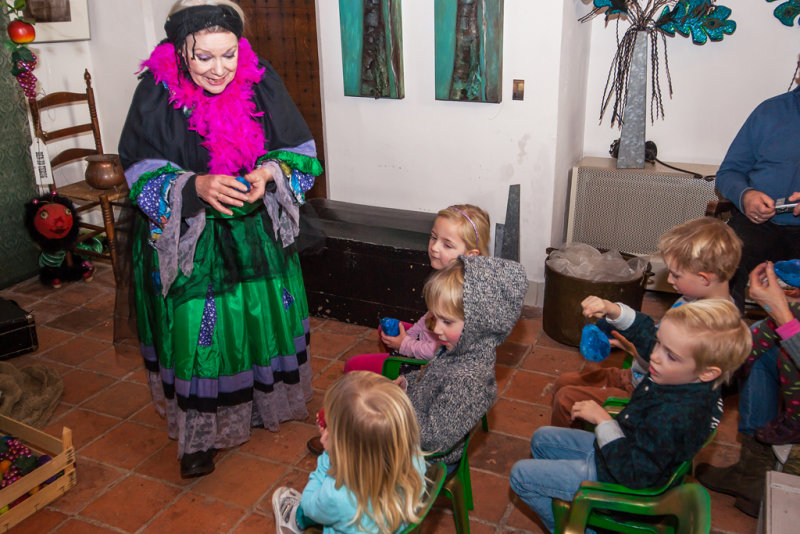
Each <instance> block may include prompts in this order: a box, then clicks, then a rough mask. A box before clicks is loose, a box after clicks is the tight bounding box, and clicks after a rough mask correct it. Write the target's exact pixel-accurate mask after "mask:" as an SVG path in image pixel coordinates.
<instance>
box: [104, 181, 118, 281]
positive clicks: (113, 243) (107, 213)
mask: <svg viewBox="0 0 800 534" xmlns="http://www.w3.org/2000/svg"><path fill="white" fill-rule="evenodd" d="M100 206H101V211H102V212H103V226H104V227H105V229H106V237H107V238H108V252H109V255H110V256H111V270H112V272H113V273H114V281H115V282H119V279H118V277H119V269H118V266H117V236H116V230H115V229H114V206H113V205H112V204H111V202H110V201H109V200H108V195H100Z"/></svg>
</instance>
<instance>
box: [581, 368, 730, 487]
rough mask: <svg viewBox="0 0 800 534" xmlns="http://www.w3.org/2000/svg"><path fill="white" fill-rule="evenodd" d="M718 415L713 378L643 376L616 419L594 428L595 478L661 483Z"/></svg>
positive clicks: (691, 451)
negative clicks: (667, 380)
mask: <svg viewBox="0 0 800 534" xmlns="http://www.w3.org/2000/svg"><path fill="white" fill-rule="evenodd" d="M721 417H722V398H721V397H720V394H719V388H716V389H714V387H713V382H698V383H692V384H682V385H678V386H664V385H659V384H656V383H655V382H653V381H652V380H651V379H650V375H648V376H647V378H645V379H644V380H643V381H642V383H640V384H639V385H638V386H637V387H636V389H635V390H634V391H633V396H632V397H631V400H630V402H629V403H628V406H627V407H625V409H624V410H622V412H620V414H619V415H618V416H617V418H616V419H615V420H614V421H610V422H606V423H601V424H600V425H598V426H597V428H596V429H595V433H596V435H597V439H596V440H595V443H594V447H595V463H596V465H597V479H598V480H599V481H600V482H613V483H616V484H622V485H624V486H628V487H629V488H634V489H640V488H650V487H656V486H661V485H663V484H666V482H667V481H668V480H669V477H670V476H672V474H673V473H674V472H675V470H676V469H677V468H678V466H679V465H680V464H681V463H682V462H684V461H686V460H690V459H691V458H693V457H694V455H695V454H696V453H697V451H699V450H700V449H701V448H702V446H703V444H704V443H705V442H706V440H707V439H708V437H709V436H710V435H711V432H712V431H713V429H715V428H716V427H717V425H718V424H719V420H720V418H721Z"/></svg>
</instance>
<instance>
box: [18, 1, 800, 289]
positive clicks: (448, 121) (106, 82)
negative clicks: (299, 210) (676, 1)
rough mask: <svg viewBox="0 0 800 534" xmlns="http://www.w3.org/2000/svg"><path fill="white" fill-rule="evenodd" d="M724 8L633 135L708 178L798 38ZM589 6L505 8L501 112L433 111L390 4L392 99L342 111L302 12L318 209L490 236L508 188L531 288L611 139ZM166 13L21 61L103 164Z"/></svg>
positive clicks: (423, 41)
mask: <svg viewBox="0 0 800 534" xmlns="http://www.w3.org/2000/svg"><path fill="white" fill-rule="evenodd" d="M723 3H724V4H725V5H727V6H729V7H730V8H731V9H732V10H733V17H732V18H733V19H734V20H736V21H737V23H738V28H737V30H736V32H735V33H734V34H733V35H731V36H725V39H724V40H723V41H722V42H717V43H707V44H706V45H704V46H697V45H694V44H692V43H691V40H690V39H687V38H683V37H680V36H678V37H675V38H672V39H668V46H669V61H670V67H671V69H670V70H671V73H672V81H673V86H674V90H675V94H674V97H673V99H672V100H669V99H668V97H666V95H665V111H666V116H667V118H666V120H665V121H657V122H656V123H655V124H654V125H649V124H648V134H647V138H648V139H652V140H653V141H655V142H656V143H657V144H658V147H659V157H660V159H663V160H665V161H674V162H683V161H686V162H699V163H719V161H720V160H721V159H722V157H723V155H724V153H725V150H726V149H727V146H728V144H729V143H730V140H731V139H732V138H733V136H734V135H735V134H736V131H737V130H738V128H739V126H740V125H741V123H742V122H743V121H744V119H745V118H746V116H747V114H748V113H749V112H750V111H751V110H752V109H753V107H755V105H756V104H757V103H758V102H760V101H761V100H763V99H765V98H767V97H769V96H772V95H775V94H778V93H780V92H783V91H785V90H786V88H787V87H788V84H789V80H790V77H791V74H792V72H793V70H794V65H795V62H796V60H797V54H798V52H800V47H799V46H798V39H797V37H798V35H799V34H798V28H797V27H796V26H795V27H791V28H789V27H784V26H782V25H781V24H780V23H779V22H778V20H777V19H776V18H775V17H774V16H773V15H772V10H773V9H774V7H775V6H774V4H769V3H766V2H763V1H753V0H725V1H724V2H723ZM589 4H590V2H587V1H586V0H563V1H562V2H560V3H559V2H555V1H550V2H545V1H542V0H505V27H504V51H503V52H504V57H503V102H502V103H501V104H477V103H460V102H440V101H436V100H434V97H433V90H434V89H433V87H434V63H433V31H434V26H433V3H432V2H431V0H404V1H403V4H402V7H403V12H402V17H403V46H404V54H403V56H404V68H405V86H406V98H405V99H403V100H388V99H383V100H377V101H376V100H372V99H367V98H354V97H345V96H343V89H342V87H343V85H342V63H341V44H340V39H339V9H338V2H335V1H333V0H317V26H318V35H319V50H320V69H321V78H322V93H323V103H322V104H323V110H324V121H325V124H324V126H325V141H326V148H327V162H326V164H327V176H328V180H329V185H328V188H329V194H330V197H331V198H332V199H335V200H344V201H350V202H357V203H366V204H373V205H378V206H388V207H395V208H403V209H412V210H423V211H428V212H433V211H436V210H438V209H440V208H442V207H444V206H447V205H448V204H451V203H454V202H471V203H475V204H478V205H480V206H482V207H484V208H485V209H487V210H488V211H489V213H490V214H491V216H492V219H493V221H495V222H503V220H504V217H505V208H506V196H507V191H508V186H509V185H511V184H517V183H518V184H521V186H522V206H521V211H522V221H521V222H522V228H521V239H522V242H521V245H522V250H521V253H522V262H523V263H524V264H525V267H526V269H527V272H528V277H529V278H530V279H531V280H534V281H541V280H542V279H543V261H544V255H545V252H544V250H545V248H546V247H547V246H549V245H556V246H557V245H560V244H561V236H562V235H563V219H564V211H565V199H566V190H567V172H568V170H569V168H570V167H571V166H572V165H573V164H574V163H575V162H576V161H577V160H578V159H579V158H580V157H581V156H582V155H597V156H605V155H607V153H608V145H609V144H610V143H611V141H612V140H613V139H615V138H617V137H618V136H619V131H618V130H617V129H612V128H610V126H609V120H608V119H606V120H604V122H603V124H602V125H598V124H597V120H598V113H599V106H600V97H601V95H602V90H603V85H604V83H605V80H606V76H607V73H608V67H609V64H610V61H611V58H612V57H613V55H614V52H615V50H616V43H615V31H614V28H613V26H612V27H608V28H604V27H603V26H604V23H603V19H602V17H600V18H598V19H595V20H594V21H592V22H590V23H587V24H580V23H578V22H577V19H578V18H579V17H581V16H583V15H584V14H586V13H588V11H589ZM171 5H172V0H89V16H90V24H91V31H92V39H91V40H90V41H78V42H73V43H52V44H42V45H38V46H36V45H35V46H34V47H33V48H34V49H36V50H37V55H39V58H40V66H39V67H38V68H37V69H36V72H35V73H36V75H37V77H39V79H40V80H41V81H42V86H43V87H44V88H45V89H46V90H50V91H56V90H63V89H67V90H80V89H81V87H82V84H83V79H82V77H81V75H82V73H83V69H84V68H89V70H90V71H91V73H92V76H93V78H94V81H95V84H94V85H95V88H96V93H97V100H98V106H99V115H100V122H101V129H102V132H103V141H104V144H105V146H106V147H107V150H108V151H115V150H116V146H117V142H118V139H119V133H120V131H121V129H122V124H123V122H124V118H125V115H126V113H127V109H128V105H129V103H130V99H131V95H132V94H133V90H134V88H135V86H136V78H135V76H134V72H135V71H136V70H137V69H138V65H139V62H140V61H141V60H142V59H144V58H145V57H146V56H147V55H148V54H149V51H150V50H151V49H152V48H153V46H154V45H155V44H156V43H157V42H158V41H159V40H160V39H161V38H162V37H163V29H162V27H163V21H164V19H165V17H166V13H167V11H168V9H169V7H170V6H171ZM623 28H624V26H623ZM513 79H524V80H525V81H526V85H525V100H524V101H521V102H520V101H514V100H512V99H511V85H512V83H511V82H512V80H513ZM665 83H666V79H663V80H662V86H663V84H665ZM76 179H77V178H76ZM534 296H535V292H534Z"/></svg>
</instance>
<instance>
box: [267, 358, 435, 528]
mask: <svg viewBox="0 0 800 534" xmlns="http://www.w3.org/2000/svg"><path fill="white" fill-rule="evenodd" d="M317 422H318V424H319V427H320V433H321V434H322V443H323V444H324V446H325V452H324V453H323V454H322V455H321V456H320V457H319V458H318V459H317V468H316V470H315V471H314V472H312V473H311V474H310V475H309V477H308V484H306V487H305V489H303V493H302V496H301V495H300V493H299V492H298V491H297V490H294V489H292V488H288V487H281V488H278V489H277V490H275V493H274V494H273V496H272V504H273V508H274V512H275V521H276V524H277V534H290V533H298V534H299V533H300V532H302V531H303V530H304V529H305V528H308V527H309V526H312V525H314V524H318V525H322V526H323V527H324V529H323V531H324V532H326V533H331V532H336V533H343V534H344V533H354V534H355V533H357V532H370V533H381V534H391V533H393V532H397V531H398V530H401V529H402V528H404V527H405V526H406V525H408V524H409V523H416V522H417V521H419V516H418V515H417V509H418V507H419V504H420V500H421V497H422V495H423V489H424V484H425V481H424V480H425V479H424V473H425V459H424V457H423V454H422V450H421V448H420V431H419V426H418V424H417V419H416V417H415V415H414V408H413V407H412V405H411V401H410V400H409V398H408V396H407V395H406V394H405V393H404V392H403V391H402V390H401V389H400V388H399V387H397V385H395V384H393V383H392V382H391V381H390V380H389V379H388V378H385V377H383V376H380V375H378V374H375V373H370V372H366V371H360V372H354V373H349V374H346V375H344V376H342V377H340V378H339V379H338V380H336V381H335V382H334V383H333V385H331V387H330V388H329V389H328V391H327V392H326V393H325V399H324V401H323V411H322V412H320V414H319V415H318V417H317Z"/></svg>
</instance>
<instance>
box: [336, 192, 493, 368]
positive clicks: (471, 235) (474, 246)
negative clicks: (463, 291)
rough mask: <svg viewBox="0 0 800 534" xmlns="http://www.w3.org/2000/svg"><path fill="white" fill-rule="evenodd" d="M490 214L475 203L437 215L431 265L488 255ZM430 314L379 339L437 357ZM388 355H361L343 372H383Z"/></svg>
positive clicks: (409, 353)
mask: <svg viewBox="0 0 800 534" xmlns="http://www.w3.org/2000/svg"><path fill="white" fill-rule="evenodd" d="M489 228H490V227H489V214H488V213H486V211H484V210H482V209H481V208H479V207H478V206H473V205H472V204H456V205H453V206H450V207H448V208H445V209H443V210H441V211H439V213H437V214H436V220H435V221H434V222H433V228H432V229H431V237H430V239H429V240H428V258H429V259H430V261H431V267H433V268H434V269H435V270H437V271H438V270H440V269H442V268H444V267H446V266H447V265H449V264H450V263H451V262H453V261H454V260H455V259H456V258H458V257H459V256H460V255H462V254H463V255H464V256H489ZM427 318H428V313H426V314H425V315H423V316H422V317H421V318H420V319H419V320H418V321H417V322H416V323H415V324H414V325H413V326H412V325H410V324H409V323H403V322H401V323H400V333H399V334H398V335H397V336H388V335H386V333H384V332H381V333H380V338H381V341H382V342H383V344H384V345H386V348H388V349H389V350H391V351H396V352H397V353H399V354H401V355H403V356H407V357H409V358H418V359H420V360H430V359H431V358H433V357H434V355H435V354H436V352H437V350H438V349H439V347H441V343H440V342H439V340H438V338H437V337H436V336H435V335H434V334H433V332H431V331H430V329H428V328H427V327H426V326H425V321H426V319H427ZM388 356H389V355H388V354H386V353H382V354H360V355H358V356H354V357H352V358H350V359H349V360H347V362H346V363H345V366H344V372H345V373H348V372H350V371H355V370H363V371H374V372H376V373H380V372H381V370H382V369H383V362H384V360H386V358H387V357H388Z"/></svg>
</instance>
